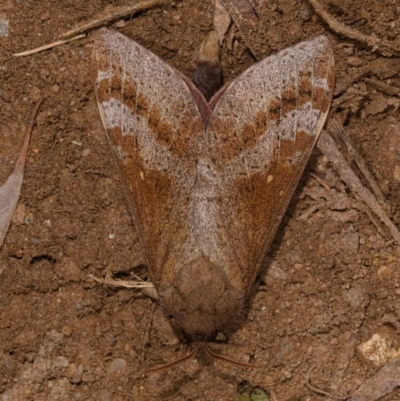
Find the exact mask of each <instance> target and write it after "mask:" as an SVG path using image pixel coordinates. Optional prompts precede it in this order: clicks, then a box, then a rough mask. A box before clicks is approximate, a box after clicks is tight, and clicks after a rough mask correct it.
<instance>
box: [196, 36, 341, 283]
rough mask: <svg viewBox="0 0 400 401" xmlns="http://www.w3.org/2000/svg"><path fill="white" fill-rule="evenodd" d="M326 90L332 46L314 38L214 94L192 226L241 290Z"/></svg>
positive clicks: (320, 118) (305, 148)
mask: <svg viewBox="0 0 400 401" xmlns="http://www.w3.org/2000/svg"><path fill="white" fill-rule="evenodd" d="M333 86H334V59H333V52H332V48H331V45H330V43H329V41H328V39H327V38H326V37H324V36H320V37H317V38H315V39H312V40H309V41H306V42H303V43H300V44H298V45H296V46H294V47H291V48H287V49H285V50H284V51H282V52H280V53H279V54H277V55H275V56H272V57H268V58H267V59H265V60H263V61H261V62H260V63H257V64H255V65H253V66H252V67H251V68H249V69H248V70H246V71H245V72H244V73H243V74H242V75H241V76H239V77H238V78H237V79H235V80H234V81H233V82H232V83H231V84H230V85H229V86H228V87H227V88H226V90H225V91H224V92H223V93H222V95H221V96H220V97H218V95H217V97H216V99H218V100H217V102H216V104H215V106H214V111H213V113H212V115H211V118H210V121H209V124H208V127H207V130H206V137H205V139H204V141H203V143H202V148H201V158H200V160H199V165H198V180H197V185H196V194H195V199H196V204H195V205H196V206H195V215H194V219H195V220H194V223H195V224H194V227H195V230H196V236H197V238H198V242H199V244H201V246H202V252H204V254H205V255H208V257H209V258H210V259H211V261H212V262H214V263H215V264H216V265H217V266H221V267H222V268H225V269H226V274H227V276H228V277H230V279H231V280H230V281H231V282H235V283H240V282H241V283H242V285H243V289H244V290H245V291H246V290H247V289H248V287H249V286H250V285H251V284H252V283H253V281H254V279H255V276H256V275H257V273H258V271H259V268H260V264H261V262H262V259H263V257H264V254H265V252H266V250H267V248H268V247H269V245H270V243H271V241H272V239H273V237H274V234H275V232H276V230H277V227H278V225H279V222H280V221H281V218H282V216H283V214H284V212H285V209H286V208H287V205H288V203H289V201H290V198H291V196H292V194H293V192H294V190H295V188H296V185H297V183H298V181H299V179H300V176H301V174H302V172H303V170H304V167H305V165H306V163H307V160H308V158H309V155H310V153H311V151H312V149H313V146H314V144H315V142H316V141H317V139H318V136H319V134H320V132H321V129H322V127H323V124H324V122H325V119H326V117H327V114H328V110H329V106H330V102H331V98H332V91H333ZM211 104H213V100H211ZM234 276H236V277H234Z"/></svg>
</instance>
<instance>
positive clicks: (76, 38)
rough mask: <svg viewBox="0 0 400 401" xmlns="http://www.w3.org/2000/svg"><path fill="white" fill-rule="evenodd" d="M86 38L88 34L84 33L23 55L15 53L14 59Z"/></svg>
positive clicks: (25, 52) (28, 51) (22, 53)
mask: <svg viewBox="0 0 400 401" xmlns="http://www.w3.org/2000/svg"><path fill="white" fill-rule="evenodd" d="M84 37H86V34H84V33H82V34H80V35H77V36H74V37H73V38H69V39H61V40H57V41H55V42H52V43H48V44H47V45H44V46H39V47H36V48H35V49H31V50H26V51H24V52H21V53H14V54H13V57H24V56H29V55H31V54H35V53H39V52H42V51H43V50H47V49H52V48H53V47H56V46H60V45H63V44H64V43H69V42H72V41H73V40H78V39H82V38H84Z"/></svg>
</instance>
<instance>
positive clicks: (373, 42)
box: [308, 0, 400, 57]
mask: <svg viewBox="0 0 400 401" xmlns="http://www.w3.org/2000/svg"><path fill="white" fill-rule="evenodd" d="M308 1H309V2H310V4H311V5H312V6H313V7H314V10H315V12H316V13H317V14H318V15H319V16H320V17H321V18H322V19H323V20H324V21H325V22H326V23H327V24H328V25H329V27H330V28H331V29H332V30H333V31H335V32H336V33H337V34H338V35H340V36H344V37H346V38H349V39H352V40H356V41H357V42H360V43H362V44H364V45H366V46H368V47H371V48H372V51H377V52H378V53H380V54H382V55H384V56H389V57H390V56H394V55H397V56H398V55H400V45H399V43H396V42H389V41H387V40H383V39H379V38H378V37H377V36H376V35H364V34H362V33H360V32H358V31H356V30H355V29H352V28H349V27H348V26H346V25H344V24H342V23H341V22H339V21H338V20H337V19H335V18H334V17H332V15H330V14H329V13H328V12H327V11H326V10H325V9H324V8H323V7H322V5H321V4H320V3H319V2H318V0H308Z"/></svg>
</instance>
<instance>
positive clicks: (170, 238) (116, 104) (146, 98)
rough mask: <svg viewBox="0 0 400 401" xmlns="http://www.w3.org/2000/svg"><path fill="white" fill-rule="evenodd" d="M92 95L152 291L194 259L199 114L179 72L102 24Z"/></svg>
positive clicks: (200, 132)
mask: <svg viewBox="0 0 400 401" xmlns="http://www.w3.org/2000/svg"><path fill="white" fill-rule="evenodd" d="M93 58H94V70H95V71H94V72H95V76H96V84H95V90H96V96H97V100H98V105H99V110H100V114H101V117H102V121H103V125H104V127H105V130H106V133H107V138H108V141H109V143H110V146H111V149H112V151H113V154H114V160H115V164H116V167H117V169H118V171H119V174H120V177H121V180H122V182H123V188H124V191H125V196H126V199H127V202H128V204H129V206H130V209H131V213H132V216H133V219H134V223H135V226H136V228H137V231H138V233H139V235H140V237H141V240H142V244H143V247H144V248H145V251H146V255H145V256H146V263H147V265H148V268H149V270H150V276H151V279H152V281H153V282H154V284H155V286H156V289H157V290H159V288H160V285H161V284H163V285H165V286H166V287H168V286H172V285H173V281H174V275H175V269H176V268H177V266H178V267H179V266H182V265H184V264H185V263H187V262H188V261H190V260H191V259H192V258H195V257H198V256H199V253H198V249H197V248H196V243H195V239H194V238H193V236H192V227H191V225H192V215H193V203H194V194H193V188H194V185H195V181H196V162H197V157H198V152H199V143H200V138H201V137H202V136H203V135H204V125H203V121H202V116H201V114H200V112H199V110H198V106H197V104H196V101H195V100H194V98H193V96H192V94H191V91H190V90H189V88H188V86H187V85H186V84H185V82H184V81H183V80H182V78H181V76H180V74H179V73H178V72H177V71H176V70H174V69H173V68H172V67H170V66H169V65H168V64H166V63H165V62H163V61H162V60H160V59H159V58H158V57H157V56H155V55H154V54H153V53H151V52H150V51H148V50H146V49H145V48H143V47H142V46H140V45H139V44H137V43H136V42H134V41H132V40H130V39H128V38H127V37H125V36H123V35H121V34H119V33H117V32H115V31H112V30H108V29H102V30H100V31H99V33H98V37H97V40H96V42H95V46H94V51H93Z"/></svg>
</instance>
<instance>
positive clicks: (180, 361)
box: [142, 348, 197, 374]
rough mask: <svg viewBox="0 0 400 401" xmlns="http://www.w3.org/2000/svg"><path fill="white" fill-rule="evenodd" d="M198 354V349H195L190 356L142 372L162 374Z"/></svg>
mask: <svg viewBox="0 0 400 401" xmlns="http://www.w3.org/2000/svg"><path fill="white" fill-rule="evenodd" d="M196 354H197V348H195V349H194V350H193V351H192V352H191V353H190V354H188V355H185V356H183V357H182V358H179V359H176V360H175V361H172V362H169V363H166V364H165V365H161V366H156V367H155V368H150V369H146V370H142V373H145V374H147V373H155V372H162V371H163V370H165V369H169V368H172V367H173V366H176V365H180V364H181V363H183V362H186V361H188V360H189V359H191V358H193V357H194V356H195V355H196Z"/></svg>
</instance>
